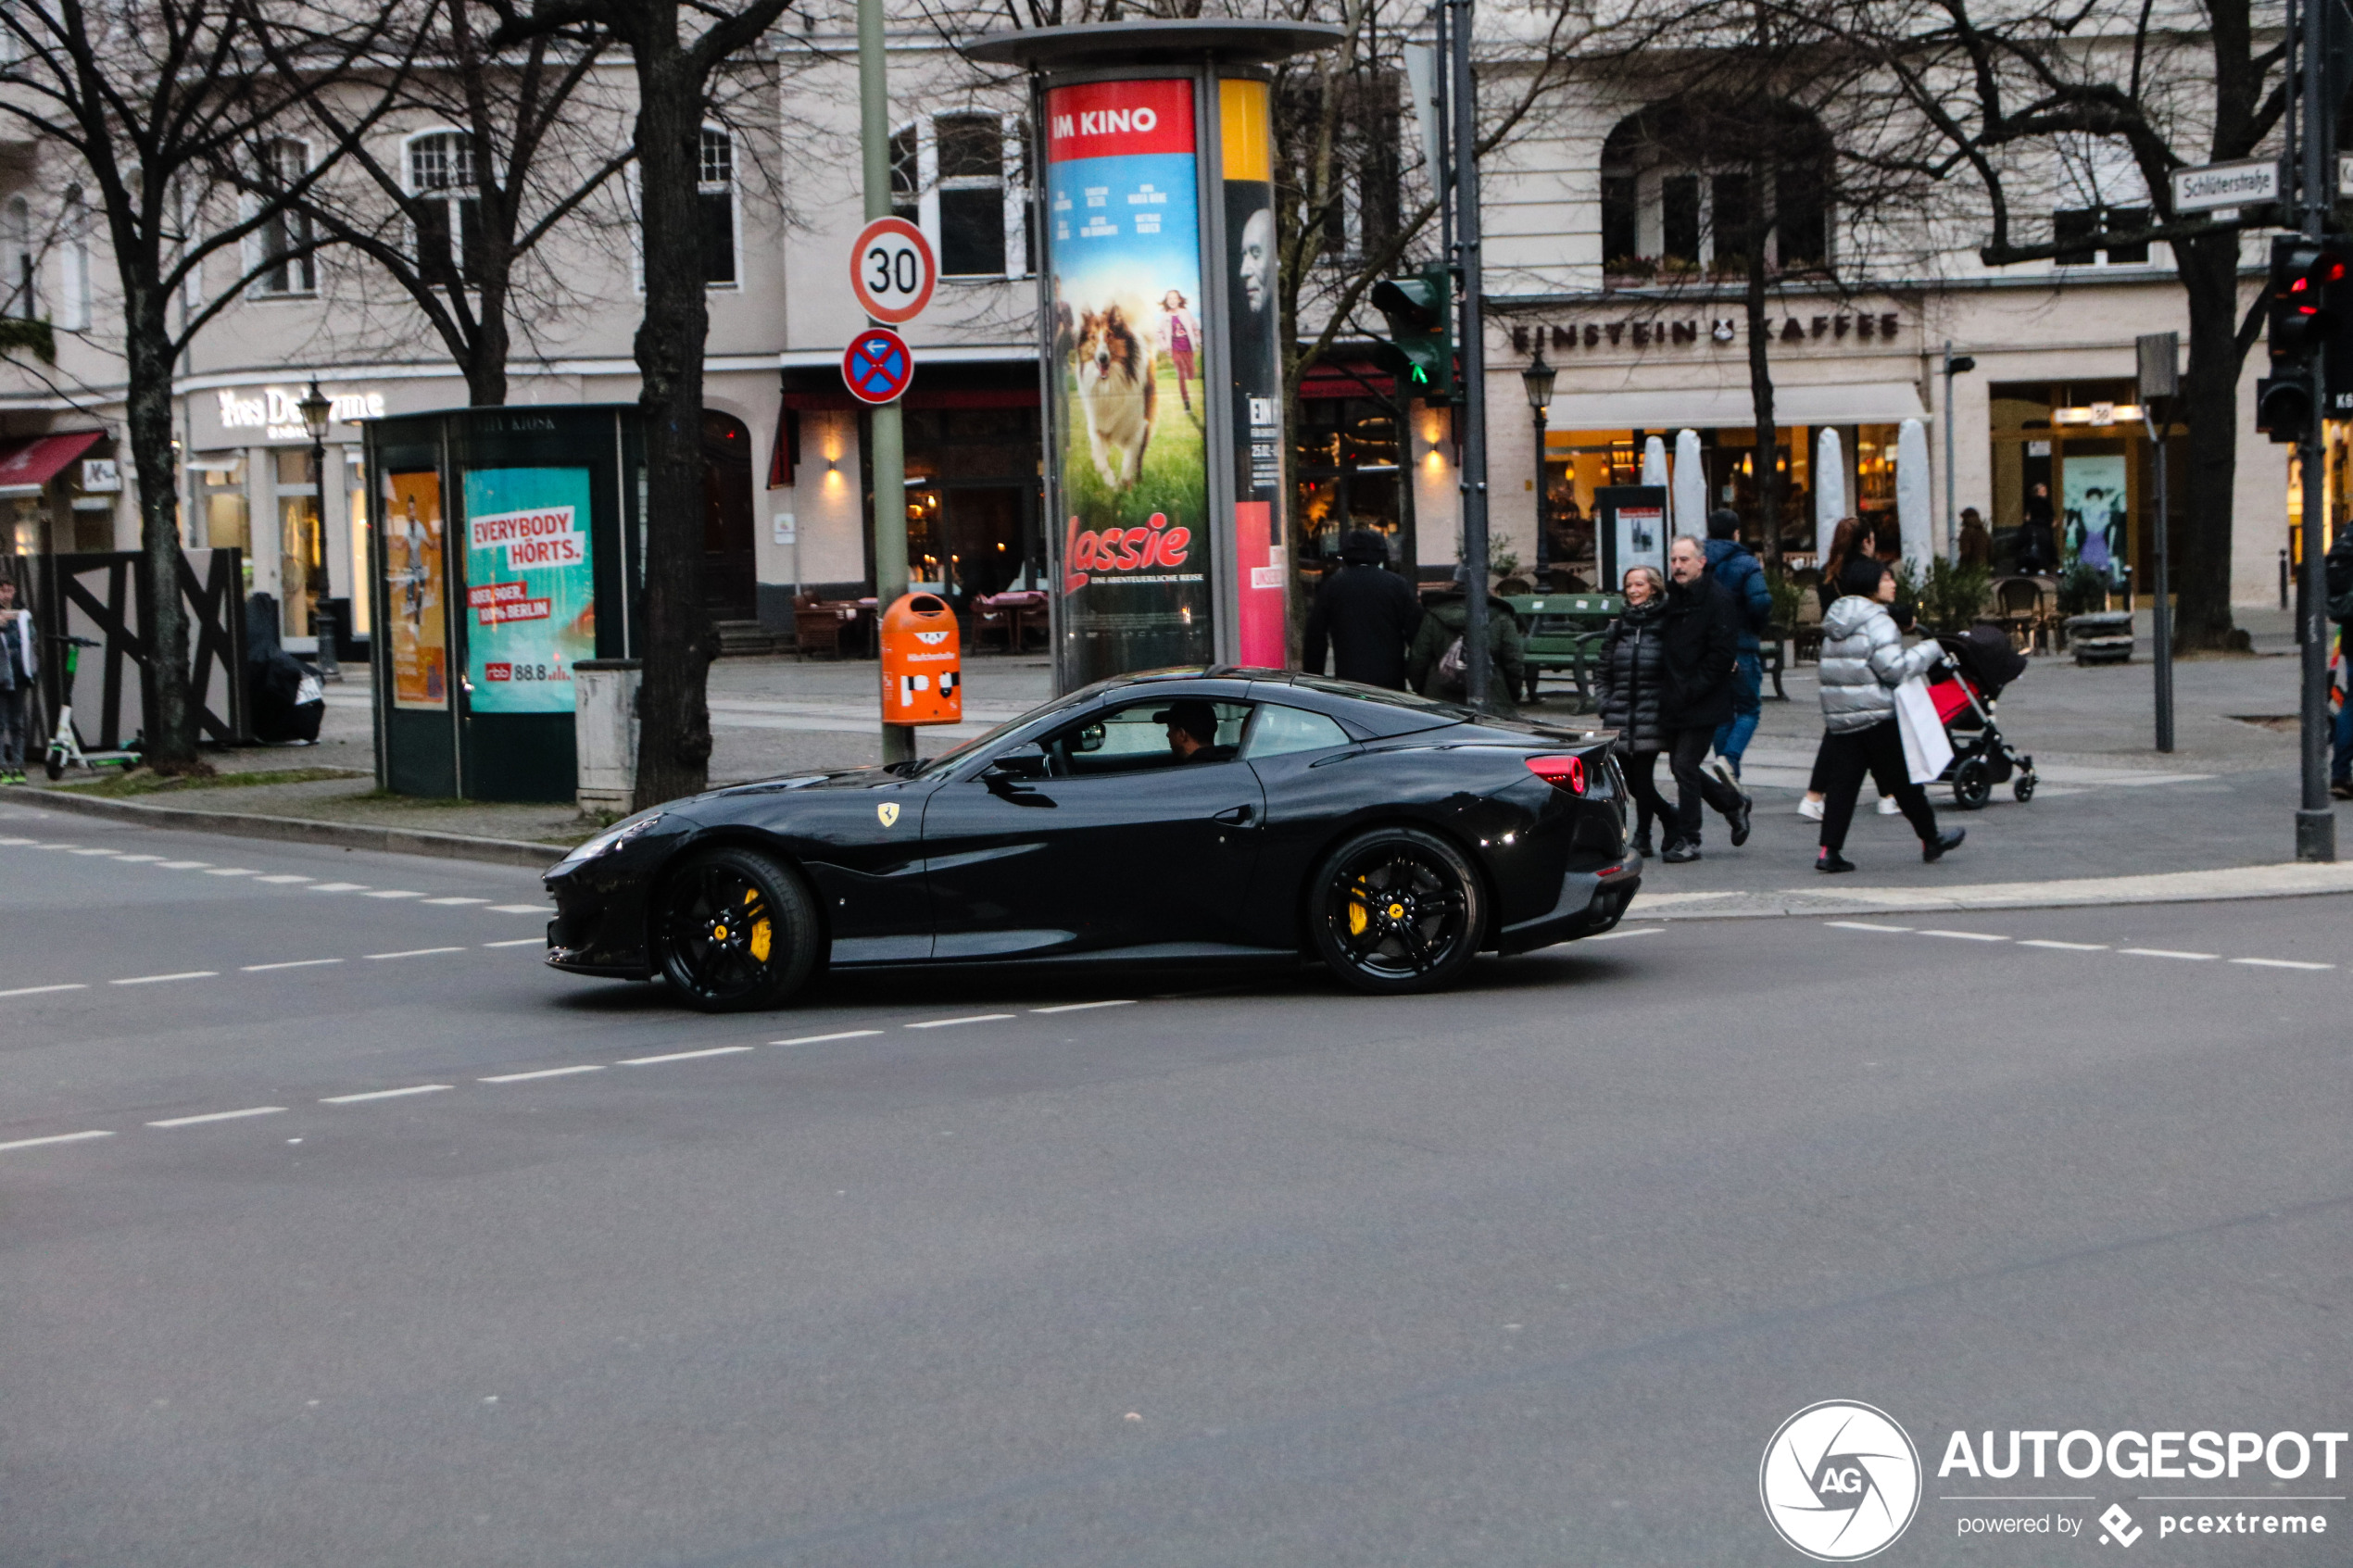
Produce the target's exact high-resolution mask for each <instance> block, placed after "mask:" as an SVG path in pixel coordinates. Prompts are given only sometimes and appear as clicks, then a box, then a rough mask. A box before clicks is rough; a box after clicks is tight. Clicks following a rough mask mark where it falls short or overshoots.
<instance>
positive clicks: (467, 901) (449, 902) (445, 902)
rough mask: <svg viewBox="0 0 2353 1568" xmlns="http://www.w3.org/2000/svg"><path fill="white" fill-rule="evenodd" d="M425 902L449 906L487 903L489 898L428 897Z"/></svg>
mask: <svg viewBox="0 0 2353 1568" xmlns="http://www.w3.org/2000/svg"><path fill="white" fill-rule="evenodd" d="M425 902H426V903H428V904H437V905H443V906H449V905H456V904H487V903H488V902H490V900H489V899H487V898H428V899H426V900H425Z"/></svg>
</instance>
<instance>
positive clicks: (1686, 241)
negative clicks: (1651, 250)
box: [1658, 174, 1700, 267]
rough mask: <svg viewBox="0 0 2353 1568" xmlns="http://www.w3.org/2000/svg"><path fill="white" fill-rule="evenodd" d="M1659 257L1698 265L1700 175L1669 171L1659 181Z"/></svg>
mask: <svg viewBox="0 0 2353 1568" xmlns="http://www.w3.org/2000/svg"><path fill="white" fill-rule="evenodd" d="M1658 213H1659V219H1658V223H1659V245H1658V257H1659V259H1660V260H1661V261H1666V262H1672V263H1676V264H1678V265H1680V266H1685V267H1696V266H1698V265H1699V263H1700V254H1699V176H1698V175H1696V174H1670V175H1668V176H1667V178H1666V179H1664V180H1661V181H1660V182H1658Z"/></svg>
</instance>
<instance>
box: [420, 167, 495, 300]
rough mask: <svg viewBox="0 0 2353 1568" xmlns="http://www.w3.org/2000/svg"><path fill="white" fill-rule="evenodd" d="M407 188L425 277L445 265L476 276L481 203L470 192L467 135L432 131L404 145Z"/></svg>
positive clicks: (466, 277)
mask: <svg viewBox="0 0 2353 1568" xmlns="http://www.w3.org/2000/svg"><path fill="white" fill-rule="evenodd" d="M408 153H409V194H411V195H413V196H415V197H416V198H417V200H416V203H415V206H414V207H413V208H412V210H413V212H414V213H415V218H416V234H415V242H416V255H417V260H418V263H419V265H420V266H422V267H423V268H424V269H425V270H426V272H427V274H428V275H429V276H430V275H432V274H433V273H435V272H438V271H439V270H440V269H441V268H442V267H443V266H445V265H447V266H450V267H455V268H456V269H457V270H458V275H459V277H460V278H463V279H464V280H466V281H467V282H472V281H473V280H474V279H476V278H477V277H479V276H480V275H481V260H482V204H481V202H480V201H478V200H477V199H476V198H475V194H474V144H473V138H472V136H469V135H467V134H466V133H465V132H459V131H435V132H430V133H428V134H426V135H422V136H418V137H415V138H412V139H411V140H410V141H409V149H408Z"/></svg>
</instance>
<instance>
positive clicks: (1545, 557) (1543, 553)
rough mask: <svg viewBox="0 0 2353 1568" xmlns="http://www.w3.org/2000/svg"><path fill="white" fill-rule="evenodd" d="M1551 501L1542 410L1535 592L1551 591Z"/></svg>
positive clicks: (1538, 444) (1539, 418)
mask: <svg viewBox="0 0 2353 1568" xmlns="http://www.w3.org/2000/svg"><path fill="white" fill-rule="evenodd" d="M1552 541H1553V499H1552V496H1551V495H1548V494H1546V492H1545V485H1544V410H1543V409H1542V408H1538V409H1537V410H1536V591H1537V592H1538V593H1540V594H1542V593H1549V592H1550V591H1551V589H1552V577H1551V575H1550V573H1551V571H1552V564H1553V560H1552Z"/></svg>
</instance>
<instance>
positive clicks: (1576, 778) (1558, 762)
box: [1528, 757, 1585, 795]
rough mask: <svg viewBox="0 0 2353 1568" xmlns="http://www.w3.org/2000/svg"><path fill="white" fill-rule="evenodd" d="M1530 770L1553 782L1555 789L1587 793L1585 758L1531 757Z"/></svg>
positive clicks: (1571, 792)
mask: <svg viewBox="0 0 2353 1568" xmlns="http://www.w3.org/2000/svg"><path fill="white" fill-rule="evenodd" d="M1528 771H1529V772H1531V773H1534V774H1535V775H1536V776H1537V777H1538V778H1540V779H1542V780H1543V781H1544V782H1545V783H1547V784H1551V785H1552V786H1553V787H1554V789H1562V790H1567V792H1568V793H1569V794H1571V795H1582V794H1584V793H1585V759H1583V758H1582V757H1531V758H1529V759H1528Z"/></svg>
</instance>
